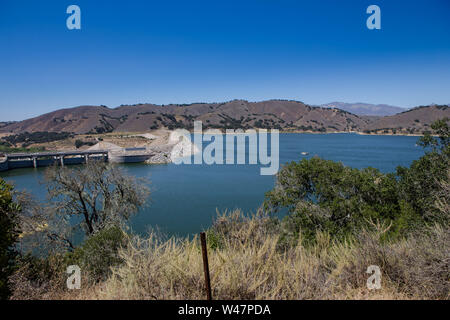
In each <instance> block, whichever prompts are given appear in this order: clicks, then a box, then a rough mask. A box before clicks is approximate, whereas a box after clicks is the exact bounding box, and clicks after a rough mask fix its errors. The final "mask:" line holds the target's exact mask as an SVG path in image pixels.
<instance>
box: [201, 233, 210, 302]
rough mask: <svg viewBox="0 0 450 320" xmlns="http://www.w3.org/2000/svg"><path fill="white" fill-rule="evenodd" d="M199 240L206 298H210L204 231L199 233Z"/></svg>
mask: <svg viewBox="0 0 450 320" xmlns="http://www.w3.org/2000/svg"><path fill="white" fill-rule="evenodd" d="M200 242H201V243H202V255H203V271H204V273H205V289H206V299H207V300H212V296H211V280H210V278H209V265H208V251H207V249H206V234H205V233H204V232H201V233H200Z"/></svg>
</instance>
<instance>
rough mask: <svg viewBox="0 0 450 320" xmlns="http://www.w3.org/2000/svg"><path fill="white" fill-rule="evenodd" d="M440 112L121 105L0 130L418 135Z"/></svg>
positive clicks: (273, 103) (448, 112) (288, 104)
mask: <svg viewBox="0 0 450 320" xmlns="http://www.w3.org/2000/svg"><path fill="white" fill-rule="evenodd" d="M445 116H447V117H450V108H449V107H448V106H430V107H419V108H416V109H412V110H409V111H406V112H403V113H400V114H397V115H394V116H388V117H367V116H357V115H354V114H352V113H349V112H346V111H343V110H340V109H336V108H321V107H311V106H308V105H305V104H304V103H302V102H299V101H288V100H269V101H261V102H248V101H245V100H233V101H229V102H225V103H193V104H188V105H187V104H186V105H174V104H171V105H154V104H138V105H122V106H120V107H117V108H114V109H110V108H108V107H106V106H81V107H75V108H69V109H60V110H57V111H54V112H50V113H47V114H44V115H41V116H38V117H35V118H32V119H27V120H24V121H20V122H14V123H9V124H4V125H3V126H0V132H3V133H6V132H8V133H9V132H12V133H20V132H38V131H49V132H52V131H56V132H73V133H77V134H83V133H105V132H113V131H114V132H142V131H149V130H154V129H158V128H162V127H165V128H168V129H174V128H187V129H191V128H192V127H193V122H194V121H195V120H201V121H202V122H203V126H204V128H220V129H225V128H230V129H236V128H243V129H248V128H268V129H269V128H277V129H281V130H285V131H313V132H337V131H358V132H362V131H366V132H371V133H372V132H379V131H382V132H384V131H386V128H390V129H397V130H400V131H402V132H403V131H404V132H405V133H412V132H410V131H411V130H413V131H414V132H420V133H421V131H422V130H426V129H427V128H429V125H430V124H431V122H432V121H434V120H436V119H438V118H443V117H445ZM417 120H418V121H417ZM400 128H401V129H400ZM408 130H409V131H408Z"/></svg>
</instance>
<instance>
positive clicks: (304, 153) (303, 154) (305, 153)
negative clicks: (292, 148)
mask: <svg viewBox="0 0 450 320" xmlns="http://www.w3.org/2000/svg"><path fill="white" fill-rule="evenodd" d="M301 154H302V156H307V155H308V154H309V152H305V151H303V152H302V153H301Z"/></svg>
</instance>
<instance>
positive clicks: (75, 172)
mask: <svg viewBox="0 0 450 320" xmlns="http://www.w3.org/2000/svg"><path fill="white" fill-rule="evenodd" d="M45 179H46V184H47V189H48V195H49V202H50V206H51V208H50V209H51V211H53V212H54V213H55V214H56V215H62V216H64V217H68V218H70V217H73V216H78V217H81V219H79V220H78V221H79V223H78V224H77V226H78V227H81V229H82V230H83V231H84V232H85V234H86V235H87V236H90V235H93V234H95V233H96V232H98V231H100V230H103V229H105V228H109V227H112V226H122V224H123V223H124V222H125V221H127V220H128V219H129V218H130V216H131V215H132V214H134V213H136V212H137V211H138V209H139V208H140V207H141V206H143V205H144V204H145V201H146V199H147V196H148V194H149V189H148V187H146V186H145V184H144V181H141V180H137V179H136V178H134V177H132V176H128V175H126V174H125V173H124V172H123V171H122V170H121V169H119V168H118V167H117V166H115V165H112V164H107V163H104V162H99V161H91V162H89V163H88V164H86V165H85V166H83V167H80V168H76V169H69V168H67V167H57V166H55V167H51V168H49V169H48V170H47V171H46V173H45ZM72 224H73V222H72Z"/></svg>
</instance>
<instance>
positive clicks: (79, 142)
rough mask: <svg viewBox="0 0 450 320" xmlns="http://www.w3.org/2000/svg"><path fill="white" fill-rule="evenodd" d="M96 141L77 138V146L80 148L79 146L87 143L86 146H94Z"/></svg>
mask: <svg viewBox="0 0 450 320" xmlns="http://www.w3.org/2000/svg"><path fill="white" fill-rule="evenodd" d="M94 144H95V143H94V142H92V141H87V142H86V141H83V140H80V139H77V140H75V148H77V149H79V148H81V147H82V146H84V145H86V146H93V145H94Z"/></svg>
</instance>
